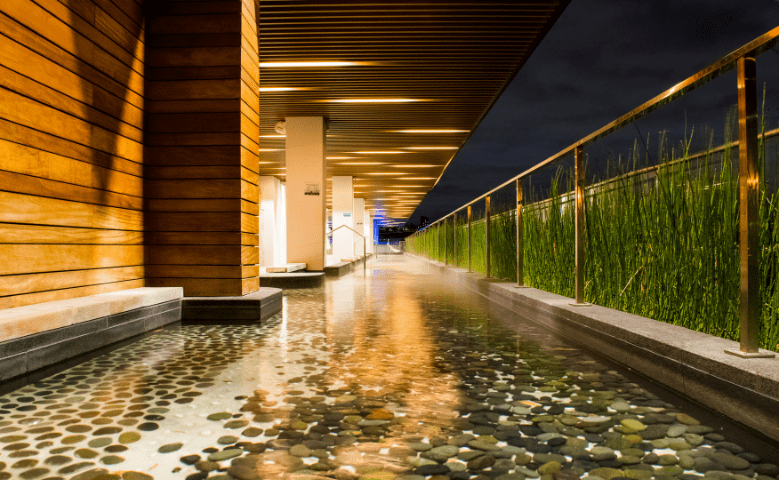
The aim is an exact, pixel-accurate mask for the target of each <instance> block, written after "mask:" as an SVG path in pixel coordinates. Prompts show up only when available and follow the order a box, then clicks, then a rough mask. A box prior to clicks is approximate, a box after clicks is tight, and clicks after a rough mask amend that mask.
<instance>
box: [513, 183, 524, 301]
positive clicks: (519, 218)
mask: <svg viewBox="0 0 780 480" xmlns="http://www.w3.org/2000/svg"><path fill="white" fill-rule="evenodd" d="M515 190H516V191H517V212H516V213H515V215H516V217H515V224H516V227H517V229H516V234H517V236H516V237H515V247H516V252H515V258H516V260H517V287H518V288H525V287H526V285H525V280H524V278H523V180H522V179H520V178H518V179H517V180H515Z"/></svg>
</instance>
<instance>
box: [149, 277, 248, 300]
mask: <svg viewBox="0 0 780 480" xmlns="http://www.w3.org/2000/svg"><path fill="white" fill-rule="evenodd" d="M245 280H250V282H248V283H249V285H251V284H252V282H251V280H254V281H255V282H257V285H258V287H257V288H255V289H254V290H245V289H244V281H245ZM146 285H147V286H150V287H169V286H172V285H175V286H177V287H182V288H183V289H184V296H185V297H236V296H240V295H246V294H249V293H252V292H256V291H257V290H259V289H260V281H259V279H258V278H257V277H255V278H254V279H252V278H249V279H242V278H192V277H149V278H147V279H146Z"/></svg>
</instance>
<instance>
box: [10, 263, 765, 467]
mask: <svg viewBox="0 0 780 480" xmlns="http://www.w3.org/2000/svg"><path fill="white" fill-rule="evenodd" d="M384 258H386V259H384ZM384 258H383V260H382V263H377V264H375V265H372V267H373V268H372V269H371V270H370V271H369V276H368V278H366V277H363V274H362V272H356V273H355V274H352V275H348V276H346V277H342V278H341V279H338V280H333V281H328V282H327V283H326V284H325V286H323V287H321V288H317V289H303V290H290V291H287V292H286V297H285V299H284V311H283V313H280V314H278V315H276V316H275V317H273V318H272V319H271V320H270V321H268V322H267V323H266V324H264V325H263V326H252V325H183V326H175V327H171V328H167V329H165V330H162V331H160V332H158V333H156V334H154V335H151V336H148V337H146V338H144V339H142V340H140V341H139V342H137V343H135V344H132V345H130V346H127V347H123V348H121V349H118V350H115V351H113V352H111V353H108V354H106V355H103V356H100V357H97V358H95V359H93V360H89V361H87V362H85V363H83V364H81V365H79V366H77V367H75V368H71V369H69V370H66V371H64V372H62V373H60V374H58V375H55V376H53V377H50V378H48V379H46V380H44V381H41V382H38V383H36V384H33V385H30V386H27V387H24V388H22V389H20V390H18V391H16V392H12V393H10V394H8V395H5V396H3V397H0V480H2V479H8V478H30V479H32V478H75V479H78V480H88V479H93V478H124V479H148V478H158V479H159V478H189V479H202V478H223V479H228V478H237V479H255V478H267V479H270V478H279V477H287V476H291V477H300V478H301V479H302V480H303V479H308V478H311V479H316V478H321V477H322V478H336V479H338V480H352V479H356V478H359V477H360V478H362V479H363V480H385V479H386V480H390V479H393V478H395V477H405V478H404V480H421V478H422V477H431V478H432V479H433V480H446V479H447V478H453V479H461V480H466V479H470V478H474V479H475V480H477V479H479V480H488V479H493V478H497V479H500V480H524V479H525V478H539V477H541V478H542V479H545V480H553V479H554V480H562V479H569V478H572V479H573V478H578V477H590V478H592V479H594V480H599V479H601V480H613V479H617V478H624V477H627V478H631V479H636V480H648V479H650V478H659V479H667V478H670V479H671V478H679V479H681V480H697V479H699V478H704V477H706V478H708V479H714V480H744V479H745V478H755V479H757V480H768V478H776V477H777V466H776V464H777V458H776V457H775V458H769V459H762V458H759V457H758V456H757V455H755V454H753V453H751V452H748V451H745V450H744V448H743V447H742V446H741V445H740V442H739V439H734V438H726V437H725V436H724V435H723V434H722V433H721V432H720V431H718V430H716V428H714V427H713V426H711V425H705V424H702V422H701V421H700V419H698V418H694V417H693V416H690V415H686V414H684V413H682V412H681V411H680V410H679V408H678V407H676V406H674V405H671V404H669V403H667V402H666V401H664V400H662V399H659V398H658V397H656V396H655V395H653V394H652V393H651V392H649V391H648V390H646V388H645V387H643V386H641V385H638V384H636V383H633V381H631V380H629V379H627V378H626V377H624V376H623V375H622V374H621V373H619V372H617V371H613V370H611V369H610V368H611V367H607V366H604V365H602V364H601V363H599V362H597V361H596V359H595V358H593V357H592V356H591V355H590V354H589V353H587V352H584V351H582V350H579V349H576V348H573V347H571V346H570V345H568V344H566V343H565V342H564V341H562V340H560V339H558V338H556V337H555V336H553V335H550V334H548V333H546V332H544V331H542V330H539V329H538V328H537V327H535V326H534V325H531V324H522V323H517V322H514V324H513V325H512V328H511V329H507V328H506V327H505V326H504V325H503V324H502V321H500V320H501V319H502V318H503V317H505V316H506V313H505V312H499V310H498V309H496V307H491V306H489V305H486V304H485V302H484V301H483V300H482V299H479V298H475V297H474V296H471V295H468V294H465V293H463V292H459V291H457V290H456V289H454V288H453V287H452V286H449V285H446V284H442V283H440V282H439V281H438V280H439V279H437V278H435V277H433V276H431V275H430V271H429V270H426V267H425V266H424V265H422V264H420V263H416V262H410V261H407V260H404V259H403V258H399V257H384ZM491 309H493V311H491Z"/></svg>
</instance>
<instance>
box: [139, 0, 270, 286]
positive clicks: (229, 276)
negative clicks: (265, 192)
mask: <svg viewBox="0 0 780 480" xmlns="http://www.w3.org/2000/svg"><path fill="white" fill-rule="evenodd" d="M146 3H147V4H148V5H147V7H148V9H147V17H146V25H147V27H146V58H145V67H146V84H145V93H146V95H145V106H146V121H145V126H146V128H145V131H144V145H145V156H146V163H145V165H144V171H143V174H144V215H145V217H144V225H143V227H144V243H145V244H146V247H145V269H146V276H147V282H146V284H147V286H151V287H168V286H171V287H183V288H184V295H185V296H187V297H193V296H194V297H217V296H240V295H246V294H249V293H252V292H256V291H258V289H259V288H260V282H259V278H258V272H259V266H258V263H259V261H260V248H259V242H260V240H259V235H258V233H259V227H260V223H259V217H258V215H259V211H260V208H259V207H260V205H259V203H260V193H259V188H258V179H259V175H258V172H259V167H260V166H259V163H258V162H259V152H258V148H259V146H258V140H259V139H258V135H259V127H258V123H259V101H258V96H259V92H258V77H259V73H258V72H259V67H258V61H259V55H258V45H257V20H256V4H255V2H254V1H251V0H226V1H215V2H208V5H206V4H205V3H204V2H186V1H185V2H146ZM196 3H197V5H196ZM195 6H197V7H198V8H199V9H200V10H198V13H199V14H197V15H193V8H194V7H195ZM204 8H205V9H206V10H204ZM217 26H218V28H217ZM193 39H197V42H194V43H193ZM180 45H188V48H187V49H182V48H178V46H180ZM181 50H186V54H184V53H182V52H181Z"/></svg>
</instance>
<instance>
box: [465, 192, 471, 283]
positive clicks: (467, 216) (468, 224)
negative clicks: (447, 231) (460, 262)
mask: <svg viewBox="0 0 780 480" xmlns="http://www.w3.org/2000/svg"><path fill="white" fill-rule="evenodd" d="M466 224H467V230H468V239H467V242H468V246H467V248H466V250H467V251H468V257H469V272H470V271H471V205H469V206H468V208H467V209H466Z"/></svg>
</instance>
